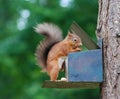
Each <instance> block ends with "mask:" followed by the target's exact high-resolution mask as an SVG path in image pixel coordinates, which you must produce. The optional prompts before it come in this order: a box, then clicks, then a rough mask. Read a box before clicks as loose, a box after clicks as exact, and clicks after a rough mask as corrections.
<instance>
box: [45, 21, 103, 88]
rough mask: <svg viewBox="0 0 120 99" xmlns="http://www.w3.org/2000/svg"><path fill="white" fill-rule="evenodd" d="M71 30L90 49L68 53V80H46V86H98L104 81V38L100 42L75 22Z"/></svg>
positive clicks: (66, 71)
mask: <svg viewBox="0 0 120 99" xmlns="http://www.w3.org/2000/svg"><path fill="white" fill-rule="evenodd" d="M70 31H71V32H72V33H76V34H77V35H78V36H80V38H81V39H82V43H83V44H84V45H85V46H86V48H87V49H88V50H87V51H82V52H73V53H70V54H69V55H68V58H67V60H66V66H65V74H66V78H67V81H60V80H59V81H45V82H44V84H43V87H45V88H97V87H99V86H100V84H101V83H102V82H103V61H102V58H103V56H102V40H99V41H98V44H96V43H94V42H93V41H92V39H90V37H89V36H88V35H87V34H86V33H85V32H84V31H83V30H82V29H81V28H80V27H79V26H78V25H77V24H76V23H75V22H74V23H73V24H72V25H71V27H70Z"/></svg>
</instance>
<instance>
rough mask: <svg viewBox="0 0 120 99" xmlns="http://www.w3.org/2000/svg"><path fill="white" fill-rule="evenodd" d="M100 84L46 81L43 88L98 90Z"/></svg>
mask: <svg viewBox="0 0 120 99" xmlns="http://www.w3.org/2000/svg"><path fill="white" fill-rule="evenodd" d="M99 86H100V83H99V82H65V81H45V82H44V83H43V86H42V87H43V88H82V89H83V88H89V89H93V88H98V87H99Z"/></svg>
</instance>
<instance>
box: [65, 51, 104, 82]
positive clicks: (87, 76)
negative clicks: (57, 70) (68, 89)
mask: <svg viewBox="0 0 120 99" xmlns="http://www.w3.org/2000/svg"><path fill="white" fill-rule="evenodd" d="M102 64H103V63H102V50H101V49H96V50H88V51H83V52H75V53H70V54H69V55H68V75H67V77H68V81H71V82H102V81H103V66H102Z"/></svg>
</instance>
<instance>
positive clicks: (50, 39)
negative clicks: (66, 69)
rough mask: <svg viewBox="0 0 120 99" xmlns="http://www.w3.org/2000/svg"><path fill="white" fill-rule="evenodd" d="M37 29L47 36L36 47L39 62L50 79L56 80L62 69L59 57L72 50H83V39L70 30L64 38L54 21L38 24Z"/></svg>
mask: <svg viewBox="0 0 120 99" xmlns="http://www.w3.org/2000/svg"><path fill="white" fill-rule="evenodd" d="M35 31H36V32H37V33H39V34H41V35H44V36H45V37H46V38H45V39H44V40H43V41H41V42H40V44H39V46H38V47H37V49H36V54H35V55H36V59H37V63H38V65H39V66H40V67H41V68H42V69H43V71H46V72H47V73H48V75H49V76H50V80H51V81H55V80H57V77H58V74H59V71H60V70H61V68H59V64H58V63H59V59H60V58H61V57H65V56H67V55H68V54H69V53H70V52H77V51H81V46H82V42H81V39H80V37H79V36H77V35H76V34H74V33H70V32H69V33H68V34H67V36H66V38H65V39H64V40H63V39H62V32H61V30H60V28H59V27H58V26H56V25H54V24H52V23H43V24H38V25H37V26H36V27H35Z"/></svg>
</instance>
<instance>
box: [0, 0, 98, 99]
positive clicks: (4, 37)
mask: <svg viewBox="0 0 120 99" xmlns="http://www.w3.org/2000/svg"><path fill="white" fill-rule="evenodd" d="M62 1H71V2H70V3H69V4H68V5H66V7H65V5H64V7H63V4H62V5H60V2H62ZM97 2H98V1H97V0H0V99H56V98H57V99H99V89H47V88H45V89H44V88H41V86H42V83H43V82H44V80H46V79H49V78H48V76H47V75H46V74H43V73H40V68H39V67H38V66H37V65H36V64H35V56H34V52H35V49H36V46H37V44H38V43H39V41H40V40H41V39H42V38H43V37H41V36H39V35H38V34H37V33H35V32H34V29H33V27H34V26H36V25H37V24H38V23H41V22H52V23H55V24H57V25H58V26H59V27H60V28H61V29H62V30H63V35H64V36H66V35H67V31H68V29H69V26H70V25H71V23H72V22H73V21H76V22H77V23H78V24H79V25H80V26H81V27H82V28H83V29H84V30H85V31H86V32H87V33H88V34H89V35H90V37H91V38H92V39H93V40H96V38H95V29H96V23H97V12H98V7H97V6H98V5H97Z"/></svg>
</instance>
